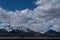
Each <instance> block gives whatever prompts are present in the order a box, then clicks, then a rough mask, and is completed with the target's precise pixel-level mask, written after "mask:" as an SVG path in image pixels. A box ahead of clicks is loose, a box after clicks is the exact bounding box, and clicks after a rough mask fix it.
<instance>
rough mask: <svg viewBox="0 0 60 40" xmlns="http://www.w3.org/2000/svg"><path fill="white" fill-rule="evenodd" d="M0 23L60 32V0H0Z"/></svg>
mask: <svg viewBox="0 0 60 40" xmlns="http://www.w3.org/2000/svg"><path fill="white" fill-rule="evenodd" d="M6 9H7V10H8V11H7V10H6ZM33 9H34V10H33ZM14 10H16V11H14ZM0 24H1V26H2V27H4V26H5V25H8V24H9V25H11V26H12V27H13V28H15V27H22V26H21V24H22V25H24V26H25V27H27V28H30V29H31V30H34V31H38V32H42V33H44V32H46V31H48V30H50V29H52V30H56V31H59V32H60V0H37V1H36V0H0Z"/></svg>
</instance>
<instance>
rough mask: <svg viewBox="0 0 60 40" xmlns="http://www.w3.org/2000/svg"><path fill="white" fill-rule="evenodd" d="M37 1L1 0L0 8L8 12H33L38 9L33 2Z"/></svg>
mask: <svg viewBox="0 0 60 40" xmlns="http://www.w3.org/2000/svg"><path fill="white" fill-rule="evenodd" d="M35 1H36V0H0V6H1V7H2V8H4V9H8V10H16V9H17V10H23V9H26V8H29V9H31V10H33V9H34V8H36V7H37V5H35V4H34V3H33V2H35Z"/></svg>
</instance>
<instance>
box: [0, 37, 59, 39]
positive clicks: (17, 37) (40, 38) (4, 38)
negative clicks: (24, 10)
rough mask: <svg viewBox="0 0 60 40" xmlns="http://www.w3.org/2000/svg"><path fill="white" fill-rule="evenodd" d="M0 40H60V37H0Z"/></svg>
mask: <svg viewBox="0 0 60 40" xmlns="http://www.w3.org/2000/svg"><path fill="white" fill-rule="evenodd" d="M0 39H60V37H0Z"/></svg>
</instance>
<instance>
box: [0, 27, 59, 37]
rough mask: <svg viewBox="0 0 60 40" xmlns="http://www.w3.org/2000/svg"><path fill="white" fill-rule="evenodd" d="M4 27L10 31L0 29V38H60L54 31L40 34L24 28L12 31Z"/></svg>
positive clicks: (10, 28)
mask: <svg viewBox="0 0 60 40" xmlns="http://www.w3.org/2000/svg"><path fill="white" fill-rule="evenodd" d="M6 27H8V29H9V30H11V31H7V30H6V29H4V28H2V29H0V37H60V32H56V31H54V30H48V31H47V32H45V33H44V34H42V33H39V32H35V31H33V30H31V29H29V28H26V27H24V26H23V27H18V28H16V29H13V28H12V27H10V26H6ZM6 27H5V28H6Z"/></svg>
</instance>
